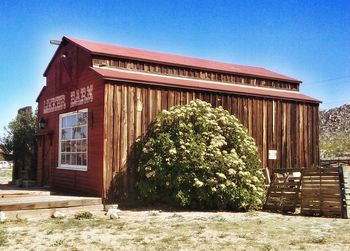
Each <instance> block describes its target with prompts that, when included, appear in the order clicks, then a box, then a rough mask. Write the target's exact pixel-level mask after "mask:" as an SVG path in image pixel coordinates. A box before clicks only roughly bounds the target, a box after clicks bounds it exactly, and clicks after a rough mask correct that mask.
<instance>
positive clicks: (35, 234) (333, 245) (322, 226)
mask: <svg viewBox="0 0 350 251" xmlns="http://www.w3.org/2000/svg"><path fill="white" fill-rule="evenodd" d="M61 211H62V212H64V213H65V214H66V218H65V219H52V218H50V214H51V212H52V210H40V211H38V210H37V211H21V212H12V213H10V212H9V213H7V216H8V217H9V220H8V221H6V222H3V223H0V250H350V239H349V232H350V220H347V219H332V218H318V217H302V216H295V215H280V214H274V213H266V212H248V213H229V212H162V211H159V210H141V211H130V210H125V211H124V210H123V211H122V212H121V213H120V219H114V220H111V219H108V218H107V217H106V216H105V215H104V212H103V210H102V206H90V207H84V208H71V209H61ZM81 211H89V212H91V213H92V214H93V217H92V218H91V219H80V220H78V219H75V218H74V215H75V214H76V213H77V212H81Z"/></svg>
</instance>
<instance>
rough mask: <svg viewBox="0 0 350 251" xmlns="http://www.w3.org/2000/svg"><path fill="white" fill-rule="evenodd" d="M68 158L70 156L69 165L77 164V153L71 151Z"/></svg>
mask: <svg viewBox="0 0 350 251" xmlns="http://www.w3.org/2000/svg"><path fill="white" fill-rule="evenodd" d="M70 158H71V165H76V164H77V154H76V153H72V154H71V156H70Z"/></svg>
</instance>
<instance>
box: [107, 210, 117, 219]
mask: <svg viewBox="0 0 350 251" xmlns="http://www.w3.org/2000/svg"><path fill="white" fill-rule="evenodd" d="M119 212H121V211H120V210H119V209H118V208H110V209H108V211H107V214H106V215H107V217H109V218H110V219H119V218H120V217H119Z"/></svg>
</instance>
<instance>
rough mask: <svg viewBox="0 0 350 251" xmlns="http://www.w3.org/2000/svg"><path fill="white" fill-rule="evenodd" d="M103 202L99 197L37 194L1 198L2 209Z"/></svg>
mask: <svg viewBox="0 0 350 251" xmlns="http://www.w3.org/2000/svg"><path fill="white" fill-rule="evenodd" d="M101 204H102V199H101V198H98V197H79V196H59V195H37V196H31V197H16V198H0V211H16V210H30V209H45V208H63V207H80V206H91V205H101Z"/></svg>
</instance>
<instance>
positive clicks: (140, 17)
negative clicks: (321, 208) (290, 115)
mask: <svg viewBox="0 0 350 251" xmlns="http://www.w3.org/2000/svg"><path fill="white" fill-rule="evenodd" d="M0 34H1V38H0V59H1V63H0V135H1V134H2V133H3V127H4V126H6V125H7V124H8V123H9V121H10V120H12V119H13V118H14V117H15V116H16V112H17V109H18V108H20V107H23V106H27V105H31V106H33V107H35V106H36V103H35V99H36V97H37V95H38V94H39V91H40V89H41V88H42V86H43V85H44V83H45V79H44V78H43V77H42V73H43V72H44V70H45V68H46V66H47V64H48V62H49V60H50V59H51V57H52V55H53V53H54V51H55V49H56V47H55V46H53V45H50V44H49V40H50V39H60V38H61V37H62V36H63V35H66V36H72V37H76V38H80V39H86V40H93V41H100V42H105V43H112V44H119V45H124V46H129V47H136V48H144V49H149V50H157V51H162V52H170V53H176V54H181V55H189V56H194V57H201V58H207V59H212V60H219V61H224V62H231V63H237V64H243V65H253V66H260V67H265V68H268V69H270V70H273V71H276V72H279V73H282V74H286V75H289V76H291V77H294V78H297V79H300V80H302V81H303V84H302V88H301V90H302V92H303V93H305V94H308V95H311V96H313V97H316V98H318V99H321V100H322V101H323V102H324V103H323V104H322V105H321V109H325V108H331V107H336V106H340V105H342V104H344V103H350V1H348V0H342V1H340V0H333V1H322V0H318V1H316V0H315V1H313V0H309V1H296V0H295V1H291V0H285V1H279V0H275V1H272V0H265V1H262V0H261V1H258V0H255V1H249V0H246V1H233V0H232V1H220V0H217V1H215V0H212V1H209V0H207V1H205V0H198V1H191V0H182V1H180V0H169V1H167V0H163V1H161V0H159V1H151V0H150V1H140V0H139V1H131V0H129V1H98V0H95V1H87V0H85V1H71V0H69V1H64V0H56V1H45V0H41V1H39V0H38V1H36V0H31V1H30V0H27V1H20V0H17V1H8V0H1V1H0Z"/></svg>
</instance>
